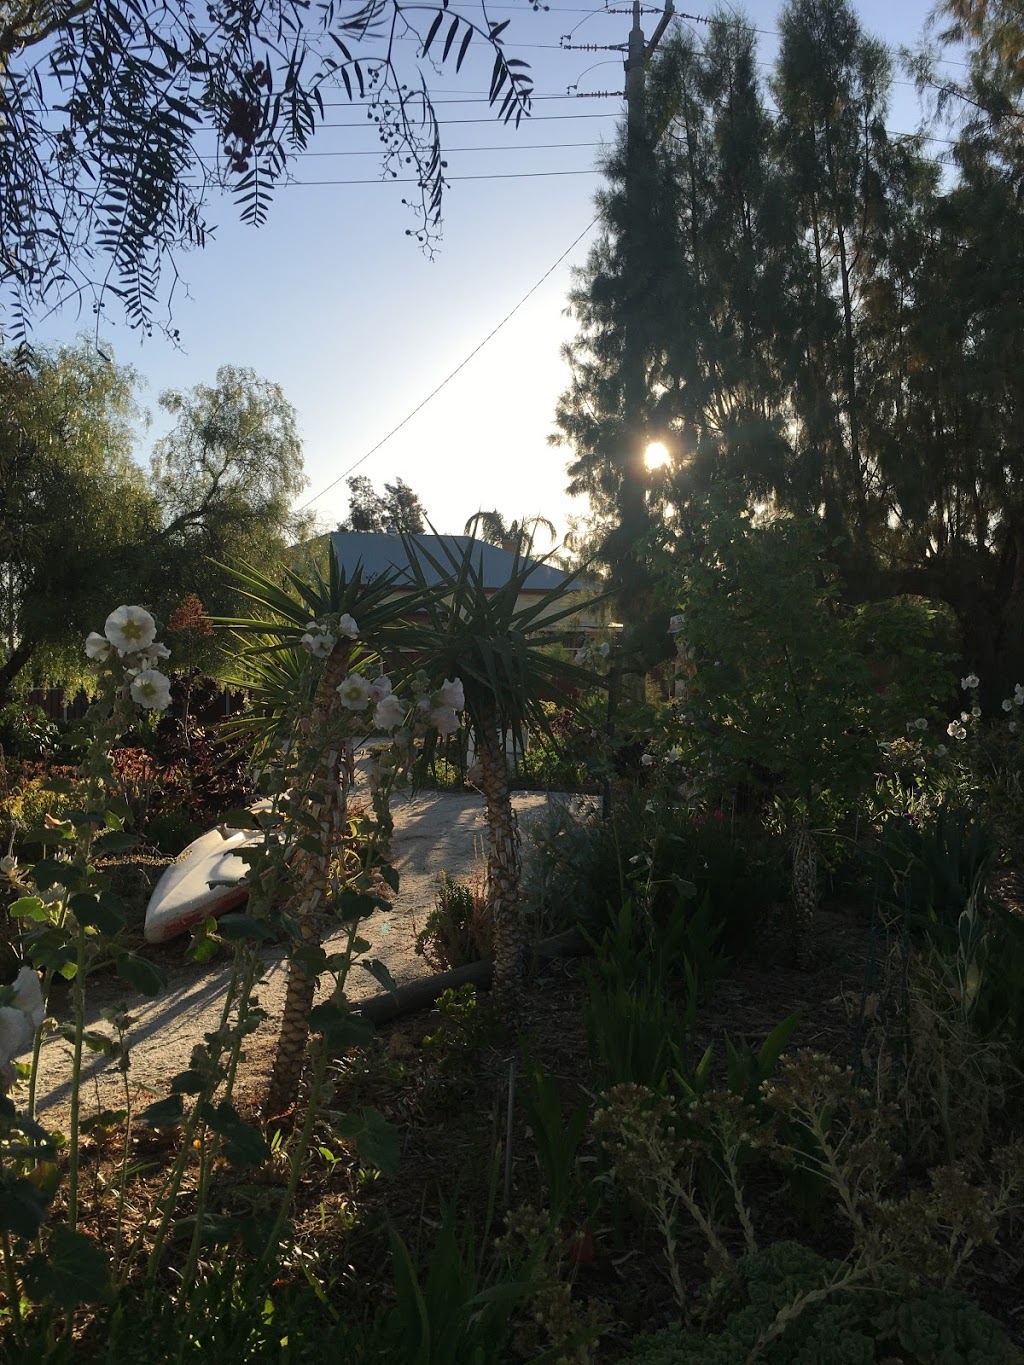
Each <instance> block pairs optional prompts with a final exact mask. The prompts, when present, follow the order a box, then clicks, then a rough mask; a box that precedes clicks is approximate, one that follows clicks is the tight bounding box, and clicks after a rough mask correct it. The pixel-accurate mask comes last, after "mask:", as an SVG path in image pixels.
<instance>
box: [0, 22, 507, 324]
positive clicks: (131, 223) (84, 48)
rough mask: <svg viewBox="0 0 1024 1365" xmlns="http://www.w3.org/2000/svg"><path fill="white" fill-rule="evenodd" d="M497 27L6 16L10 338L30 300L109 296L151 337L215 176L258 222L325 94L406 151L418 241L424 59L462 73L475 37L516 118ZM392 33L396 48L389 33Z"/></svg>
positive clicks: (436, 189) (500, 109)
mask: <svg viewBox="0 0 1024 1365" xmlns="http://www.w3.org/2000/svg"><path fill="white" fill-rule="evenodd" d="M506 26H507V21H505V22H498V23H492V22H490V21H489V20H488V18H487V15H486V12H484V11H483V10H481V11H479V13H478V14H477V13H474V12H473V11H470V12H468V13H463V12H461V11H460V12H455V11H451V10H446V9H443V8H437V9H436V10H434V9H427V10H426V11H423V12H420V11H418V10H417V9H416V8H415V7H411V8H406V7H405V6H404V5H403V4H402V3H400V0H373V2H372V3H370V4H367V5H362V6H358V7H357V8H355V9H352V10H345V11H344V12H339V11H337V10H335V9H331V8H328V9H326V10H323V11H316V12H315V13H313V12H310V11H309V10H307V8H306V7H305V6H304V5H302V4H300V3H297V0H296V2H294V3H289V4H287V5H286V6H285V9H284V10H280V9H279V8H278V7H277V6H272V5H265V4H256V5H253V6H247V7H245V8H244V9H242V10H238V11H233V10H232V11H229V12H225V13H223V14H221V13H219V12H218V14H217V15H216V16H214V17H213V18H212V19H211V21H210V23H208V24H203V25H198V24H197V22H196V20H195V18H194V17H193V15H192V14H191V12H190V11H189V9H188V7H187V6H184V5H180V4H175V5H171V6H169V7H168V6H164V5H154V4H150V3H148V0H142V2H141V3H138V4H130V5H124V4H120V3H117V0H104V3H103V4H101V5H99V6H94V5H86V6H83V5H79V4H73V3H69V4H62V5H57V6H52V7H49V8H47V9H46V10H45V12H43V11H40V10H38V9H35V8H32V7H28V8H23V9H17V10H12V11H10V12H9V13H8V14H6V15H5V18H4V22H3V27H2V29H0V73H2V81H0V117H2V121H3V123H4V125H5V127H7V128H8V129H9V130H10V132H9V136H8V139H7V142H6V144H5V153H4V156H3V159H2V162H0V186H2V195H0V197H2V198H3V200H4V202H5V203H11V204H17V205H18V212H17V213H16V214H13V215H8V216H7V217H6V218H5V226H4V235H3V248H2V257H3V261H4V263H5V264H4V268H3V274H2V277H0V282H2V284H3V285H4V286H5V292H6V294H7V295H8V299H9V303H10V307H11V310H12V320H13V321H12V326H11V333H12V335H13V336H14V337H15V339H17V340H20V339H21V338H22V337H23V336H24V334H25V331H26V326H27V317H28V314H29V313H30V312H31V311H32V310H33V309H35V308H37V307H40V306H45V307H47V308H51V309H52V308H54V307H57V306H59V304H60V303H61V302H62V301H65V300H68V299H73V298H84V300H85V304H86V307H89V308H92V309H94V310H95V311H97V312H99V311H100V310H101V309H102V308H104V307H105V306H106V305H107V303H108V302H109V298H110V296H113V298H115V299H116V300H117V301H118V303H119V304H120V306H121V307H122V308H123V310H124V313H125V316H126V318H127V321H128V323H129V325H131V326H133V327H136V328H140V329H142V330H143V331H145V332H146V333H149V332H151V331H152V328H153V327H154V326H155V325H160V320H159V317H158V312H159V307H160V303H161V300H163V301H164V302H165V303H166V305H167V307H168V308H169V307H170V302H171V298H172V297H173V292H174V283H175V280H176V278H177V268H176V258H177V256H178V254H179V253H180V252H182V251H185V250H187V249H189V248H193V247H198V246H203V245H205V243H206V240H207V235H208V228H207V222H206V211H207V204H208V200H209V197H210V195H211V193H212V192H213V191H215V190H216V189H226V190H228V191H229V192H230V193H231V194H232V196H233V198H234V200H235V203H236V205H237V207H238V211H239V214H240V217H241V219H242V221H243V222H245V223H249V224H252V225H254V226H259V225H261V224H262V223H264V222H265V221H266V219H267V216H268V213H269V211H270V205H271V198H272V195H273V192H274V189H275V188H276V186H277V185H278V184H279V183H280V182H281V181H282V180H283V179H286V178H287V175H288V173H289V169H290V167H291V165H292V161H293V158H294V157H295V156H297V155H299V154H301V153H302V152H303V151H305V150H306V149H307V148H308V146H309V143H310V141H311V140H312V138H313V136H314V135H315V132H316V130H317V127H318V126H319V125H320V124H321V123H322V121H323V119H324V118H325V116H326V114H327V106H326V103H325V95H327V94H329V93H330V92H331V91H334V92H340V91H343V92H344V97H345V98H347V99H348V101H349V102H356V101H358V102H359V103H362V104H365V105H366V107H367V108H366V113H367V117H368V119H370V121H371V123H372V125H373V126H374V127H376V129H377V131H378V133H379V136H380V141H381V156H382V161H383V164H384V168H385V170H390V169H391V168H392V166H398V165H399V164H401V165H402V166H403V168H404V167H406V165H407V164H408V163H411V170H412V175H413V178H414V180H415V181H416V183H417V185H418V189H419V193H418V195H414V196H413V199H412V208H413V212H414V215H415V217H416V219H418V226H417V228H416V235H417V236H418V237H419V238H420V239H421V240H422V241H423V242H424V243H425V244H426V245H429V244H430V241H431V240H432V237H433V235H434V234H435V233H436V229H437V226H438V222H439V218H440V210H441V197H442V189H443V185H444V180H443V166H444V163H443V161H442V159H441V149H440V138H439V129H438V121H437V118H436V116H435V113H434V110H433V106H432V104H431V100H430V96H429V94H428V92H427V89H426V85H425V84H424V82H423V81H422V79H421V78H420V75H419V66H420V62H421V61H422V62H423V63H427V62H428V60H429V59H433V60H435V61H437V62H442V63H443V62H444V61H445V60H447V59H448V57H449V55H451V57H452V60H453V61H454V64H455V67H456V69H457V70H458V69H460V68H461V67H462V65H463V61H464V59H465V57H466V55H467V52H468V50H469V48H470V46H471V44H473V45H474V46H475V47H477V48H479V47H483V48H484V49H485V50H486V51H487V53H488V55H489V56H491V57H492V58H493V69H492V73H491V81H490V89H489V100H490V103H491V105H492V106H493V107H494V108H495V110H496V113H497V116H498V117H499V118H501V119H502V120H503V121H505V122H508V121H510V120H511V121H514V122H515V123H518V122H519V119H520V118H521V117H522V116H523V115H525V114H527V113H528V112H529V107H530V90H531V82H530V80H529V77H528V75H527V73H526V70H525V64H524V63H522V62H520V61H517V60H515V59H510V58H507V57H506V56H505V53H504V48H503V45H502V34H503V32H504V29H505V28H506ZM396 29H398V30H400V31H401V32H403V33H404V34H405V35H406V36H407V37H408V38H409V39H411V41H412V45H413V46H412V47H410V48H405V45H404V44H398V45H396V44H395V43H394V40H393V35H394V32H395V30H396ZM129 35H130V41H129ZM474 39H475V44H474ZM403 50H404V51H407V52H408V53H409V54H410V55H409V57H408V59H407V60H405V61H403V60H402V52H403ZM413 52H415V55H412V54H413ZM211 133H212V134H213V135H214V138H215V144H214V147H213V151H214V152H215V154H216V155H215V161H216V165H215V166H212V165H211V164H210V161H209V157H208V155H207V153H208V152H209V151H210V150H211V147H210V143H209V142H207V141H206V138H207V137H208V136H209V134H211ZM394 173H395V172H394V171H392V174H394ZM164 272H166V273H164ZM162 325H163V326H164V327H165V328H166V329H167V330H169V331H170V334H171V336H172V338H173V337H176V335H177V333H176V332H175V331H173V330H172V329H171V328H170V323H169V320H168V321H166V322H163V324H162Z"/></svg>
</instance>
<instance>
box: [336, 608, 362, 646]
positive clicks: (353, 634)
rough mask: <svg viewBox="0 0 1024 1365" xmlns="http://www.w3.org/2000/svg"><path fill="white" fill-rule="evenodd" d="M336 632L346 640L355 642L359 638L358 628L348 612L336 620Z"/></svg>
mask: <svg viewBox="0 0 1024 1365" xmlns="http://www.w3.org/2000/svg"><path fill="white" fill-rule="evenodd" d="M337 630H338V634H339V635H343V636H344V637H345V639H346V640H357V639H358V638H359V627H358V626H357V625H356V623H355V621H354V620H353V619H352V617H351V616H349V614H348V612H346V613H345V614H344V616H340V617H339V618H338V626H337Z"/></svg>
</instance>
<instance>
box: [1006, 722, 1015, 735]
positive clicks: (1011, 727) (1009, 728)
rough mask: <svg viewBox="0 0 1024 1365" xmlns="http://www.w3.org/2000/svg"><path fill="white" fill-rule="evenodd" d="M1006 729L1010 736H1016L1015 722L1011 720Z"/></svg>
mask: <svg viewBox="0 0 1024 1365" xmlns="http://www.w3.org/2000/svg"><path fill="white" fill-rule="evenodd" d="M1007 729H1008V730H1009V731H1010V732H1011V734H1016V733H1017V722H1016V721H1015V720H1011V721H1010V724H1009V725H1008V726H1007Z"/></svg>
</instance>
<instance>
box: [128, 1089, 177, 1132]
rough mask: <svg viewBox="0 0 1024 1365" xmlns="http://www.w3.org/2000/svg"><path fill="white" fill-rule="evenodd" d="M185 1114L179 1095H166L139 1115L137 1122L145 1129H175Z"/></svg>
mask: <svg viewBox="0 0 1024 1365" xmlns="http://www.w3.org/2000/svg"><path fill="white" fill-rule="evenodd" d="M184 1112H185V1103H184V1101H183V1100H182V1098H181V1096H180V1095H168V1096H167V1098H166V1099H163V1100H157V1102H156V1104H151V1105H149V1107H148V1108H146V1109H143V1111H142V1113H141V1114H140V1115H139V1121H140V1122H141V1123H144V1124H145V1125H146V1127H147V1128H177V1126H178V1124H179V1123H180V1122H181V1119H182V1115H183V1114H184Z"/></svg>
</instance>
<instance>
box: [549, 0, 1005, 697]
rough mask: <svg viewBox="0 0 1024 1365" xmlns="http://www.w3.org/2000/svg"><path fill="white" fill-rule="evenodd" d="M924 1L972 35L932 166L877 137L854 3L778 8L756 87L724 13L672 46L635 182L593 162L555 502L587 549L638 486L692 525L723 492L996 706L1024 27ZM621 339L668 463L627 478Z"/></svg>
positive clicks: (914, 151) (884, 101) (749, 37)
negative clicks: (591, 216)
mask: <svg viewBox="0 0 1024 1365" xmlns="http://www.w3.org/2000/svg"><path fill="white" fill-rule="evenodd" d="M941 8H942V9H944V10H945V12H946V13H947V14H950V15H952V16H953V18H954V21H955V22H954V31H953V32H952V33H951V34H950V37H951V38H952V40H953V41H956V40H958V39H960V38H966V40H967V64H968V74H967V76H966V79H960V80H958V78H957V74H956V72H954V73H953V74H952V75H951V74H950V71H949V70H948V68H947V67H946V65H945V64H944V63H942V64H941V65H940V61H941V53H939V54H937V56H936V60H935V61H934V62H933V63H932V64H931V68H930V69H922V71H921V83H922V88H923V87H924V85H925V83H926V82H927V84H928V86H929V94H932V92H933V91H934V89H935V88H936V87H937V88H938V90H939V91H940V92H941V94H940V101H941V104H942V109H943V112H945V113H947V114H948V115H949V117H950V121H951V123H952V125H953V126H952V128H951V129H950V131H949V138H950V142H951V147H950V149H949V150H948V151H947V149H946V146H945V144H944V143H943V145H942V146H941V147H937V146H936V145H935V144H934V143H933V142H932V141H930V140H929V138H928V136H927V134H926V135H925V136H922V137H909V136H908V137H899V138H894V137H891V136H890V134H889V131H888V128H887V122H888V118H887V116H888V111H889V108H890V102H891V98H892V91H893V80H894V71H893V62H892V59H891V57H890V55H889V54H888V53H887V51H886V50H885V49H884V47H883V46H882V44H881V43H879V42H878V41H877V40H876V39H874V38H873V37H871V35H870V34H868V33H866V32H865V31H864V29H863V27H862V26H861V23H860V22H859V19H858V16H857V13H856V9H855V7H854V6H853V5H852V4H851V3H849V0H788V2H787V3H785V4H784V5H783V6H782V8H781V13H780V16H779V21H778V29H779V33H780V43H779V47H778V53H777V56H776V59H775V61H774V63H773V64H772V66H771V68H770V69H769V70H768V71H767V73H766V74H765V75H763V76H762V75H761V74H760V73H759V70H758V66H759V63H758V61H757V35H756V33H755V31H754V29H753V27H752V25H751V24H750V23H749V22H748V21H747V20H746V19H743V18H741V17H739V16H738V15H726V14H720V15H718V16H716V17H714V18H713V19H712V20H711V22H710V24H709V25H708V29H707V33H706V37H704V36H703V34H702V35H697V34H696V33H694V34H692V35H691V34H690V33H688V32H680V33H679V34H677V35H676V36H675V37H673V39H672V40H671V41H669V42H666V43H663V44H662V45H661V47H660V48H659V51H658V53H657V55H656V57H655V58H654V60H653V61H652V63H651V72H650V79H649V81H648V86H647V92H648V93H647V104H646V108H645V110H644V113H645V115H646V118H645V122H646V125H647V129H648V133H647V137H646V138H645V140H644V145H643V148H642V151H643V157H644V171H643V177H642V178H640V177H638V174H637V168H636V158H635V150H636V149H635V148H629V147H628V146H627V142H626V139H625V136H624V135H620V138H619V140H618V142H617V143H616V145H615V146H614V147H613V149H612V150H611V152H610V154H609V156H608V157H607V159H606V164H605V170H606V174H607V178H608V185H607V189H606V192H605V194H604V196H603V198H602V201H601V219H602V227H603V232H602V234H601V236H600V238H599V240H598V241H597V243H596V244H595V246H594V247H593V248H592V251H591V255H590V258H589V260H588V263H587V266H586V268H585V270H584V271H583V272H581V275H580V277H579V280H578V285H577V288H576V290H575V291H574V292H573V294H572V296H571V300H570V302H571V308H572V311H573V313H574V315H575V317H576V320H577V325H578V334H577V338H576V340H575V341H573V342H572V343H571V344H570V345H569V347H568V348H567V358H568V360H569V362H570V364H571V366H572V380H571V383H570V385H569V387H568V388H567V390H566V392H565V393H564V394H563V396H562V399H561V401H560V404H559V409H558V418H557V420H558V428H559V437H560V439H561V440H562V441H563V442H564V443H565V444H566V445H568V446H569V447H570V449H571V453H572V456H573V462H572V464H571V466H570V478H571V483H570V488H571V489H572V490H573V491H575V492H577V493H582V492H585V493H587V494H589V495H590V497H591V499H592V502H593V505H594V508H595V510H596V512H597V513H598V515H599V516H600V518H601V521H602V526H603V527H604V528H606V527H607V526H608V525H609V524H610V523H612V522H616V521H618V520H619V519H620V513H621V510H622V508H623V507H624V506H625V505H626V503H627V501H628V499H629V496H630V494H631V492H632V494H633V496H634V497H635V496H636V492H637V490H638V491H639V495H640V496H641V497H646V499H647V503H648V506H649V507H650V508H652V509H653V508H654V507H659V508H662V509H664V511H665V512H666V514H667V515H668V516H669V517H670V518H677V519H678V520H679V522H680V524H681V526H682V527H684V528H685V527H686V526H687V523H688V514H689V509H690V508H691V507H692V506H693V504H694V502H695V500H699V499H700V498H701V497H703V496H704V495H705V494H706V493H707V491H708V489H709V488H711V487H713V486H714V485H715V484H716V483H718V482H720V481H722V480H735V481H738V482H739V483H740V484H741V485H742V488H743V492H744V498H745V500H746V501H747V502H748V503H749V504H750V505H751V506H766V507H768V508H769V509H771V510H775V511H779V512H783V513H790V514H793V515H795V516H797V517H798V518H811V519H812V520H814V521H815V522H818V523H819V524H820V525H821V529H822V532H823V536H824V539H825V541H826V542H827V544H828V546H829V551H828V556H829V558H830V560H831V561H832V562H833V563H834V564H835V565H836V566H837V567H838V568H839V570H840V573H841V581H842V587H841V597H842V599H843V600H844V601H846V602H847V603H855V602H864V601H887V600H891V599H894V598H899V597H904V596H908V595H910V596H914V597H917V598H921V599H927V600H930V601H934V602H943V603H945V604H946V605H947V607H948V608H949V609H950V610H951V611H952V612H953V613H955V615H956V618H957V622H958V625H959V629H960V632H961V636H962V640H963V648H964V653H965V656H966V661H967V663H968V664H969V665H970V666H971V667H975V668H977V669H978V671H979V672H981V673H983V674H984V675H985V676H986V677H988V678H990V681H991V684H992V685H993V686H995V687H1000V686H1004V685H1005V684H1006V683H1007V682H1012V681H1013V680H1014V678H1017V677H1020V676H1022V675H1024V657H1022V650H1024V644H1022V640H1024V633H1022V631H1021V624H1020V623H1021V606H1022V596H1021V586H1020V580H1019V578H1018V579H1014V578H1013V577H1012V576H1011V575H1008V574H1007V573H1006V567H1007V566H1008V565H1011V564H1013V565H1016V564H1019V562H1020V556H1021V547H1022V544H1024V542H1022V540H1021V529H1022V522H1021V500H1020V489H1019V482H1018V480H1017V478H1016V476H1010V475H1008V473H1007V470H1008V467H1009V466H1008V464H1007V460H1008V452H1010V451H1012V450H1014V449H1016V447H1017V444H1018V435H1017V433H1018V426H1019V421H1020V404H1019V399H1018V390H1017V388H1016V387H1015V376H1016V375H1017V374H1018V373H1019V371H1020V366H1021V355H1020V348H1021V338H1022V336H1024V329H1022V327H1021V317H1022V310H1024V289H1022V286H1024V275H1022V273H1021V271H1020V269H1019V261H1020V259H1021V254H1022V253H1021V239H1022V233H1024V209H1022V204H1021V201H1020V198H1019V195H1018V194H1017V189H1018V185H1019V180H1020V168H1021V165H1022V164H1024V162H1022V147H1024V140H1022V138H1021V133H1020V128H1021V120H1020V115H1019V111H1020V86H1021V78H1020V51H1021V46H1020V23H1019V17H1018V16H1017V15H1016V13H1015V11H1014V7H1013V6H1012V5H1008V4H1005V3H998V4H988V3H985V4H980V3H979V4H974V3H963V4H961V3H959V0H949V3H947V4H946V5H944V6H942V7H941ZM702 38H703V41H702V40H701V39H702ZM953 55H954V56H955V57H956V58H957V59H960V58H962V57H963V55H964V54H963V53H962V52H961V50H960V49H954V50H953ZM773 106H774V107H773ZM939 131H940V132H942V133H945V132H946V128H945V127H940V129H939ZM641 206H642V207H641ZM794 338H800V344H794V341H793V339H794ZM630 344H631V345H632V349H633V350H634V351H638V352H639V355H640V359H641V363H642V365H643V369H644V384H643V390H642V397H643V411H642V414H641V421H642V424H643V427H644V430H645V434H647V435H648V436H649V437H650V438H657V439H659V440H661V441H663V442H664V443H665V444H666V446H667V447H668V448H669V450H670V452H671V456H672V460H671V465H670V467H669V468H668V470H666V471H660V472H658V473H657V474H654V475H652V474H651V473H650V472H646V473H644V474H641V473H640V472H639V471H637V470H634V471H633V474H632V478H631V480H627V481H626V482H625V483H624V482H623V474H622V468H621V450H622V445H623V441H624V439H625V438H624V434H623V421H624V411H625V408H624V402H625V399H624V385H625V382H626V374H627V372H628V364H627V361H626V359H625V357H626V356H627V355H628V354H629V351H630ZM630 483H632V484H635V485H637V488H636V489H631V488H630V486H629V484H630ZM652 520H653V522H654V524H657V518H652Z"/></svg>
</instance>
